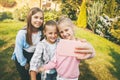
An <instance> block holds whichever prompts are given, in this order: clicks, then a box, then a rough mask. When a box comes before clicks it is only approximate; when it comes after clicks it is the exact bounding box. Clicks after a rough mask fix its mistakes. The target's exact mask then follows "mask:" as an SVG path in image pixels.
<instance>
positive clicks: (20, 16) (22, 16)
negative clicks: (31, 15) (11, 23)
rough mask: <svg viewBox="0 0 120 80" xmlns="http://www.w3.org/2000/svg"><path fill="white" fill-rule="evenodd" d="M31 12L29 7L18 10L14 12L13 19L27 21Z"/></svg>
mask: <svg viewBox="0 0 120 80" xmlns="http://www.w3.org/2000/svg"><path fill="white" fill-rule="evenodd" d="M29 10H30V8H29V7H28V6H27V5H26V6H23V7H21V8H19V9H16V10H15V11H14V14H13V18H14V19H15V20H19V21H25V20H26V17H27V14H28V11H29Z"/></svg>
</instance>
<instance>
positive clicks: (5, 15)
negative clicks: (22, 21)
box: [0, 12, 13, 21]
mask: <svg viewBox="0 0 120 80" xmlns="http://www.w3.org/2000/svg"><path fill="white" fill-rule="evenodd" d="M12 18H13V17H12V13H11V12H0V21H2V20H4V19H12Z"/></svg>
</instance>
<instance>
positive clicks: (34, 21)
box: [12, 7, 44, 80]
mask: <svg viewBox="0 0 120 80" xmlns="http://www.w3.org/2000/svg"><path fill="white" fill-rule="evenodd" d="M43 22H44V14H43V11H42V10H41V9H39V8H37V7H34V8H32V9H31V10H30V11H29V13H28V16H27V26H26V27H25V28H24V29H21V30H19V32H18V34H17V36H16V43H15V49H14V52H13V55H12V59H13V60H15V64H16V67H17V70H18V72H19V74H20V77H21V80H30V76H29V70H28V67H29V62H30V59H31V57H32V55H33V53H34V51H35V47H36V44H38V42H39V41H40V39H41V37H42V27H43ZM37 79H38V80H41V78H40V74H38V75H37Z"/></svg>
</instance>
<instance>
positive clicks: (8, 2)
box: [0, 0, 17, 8]
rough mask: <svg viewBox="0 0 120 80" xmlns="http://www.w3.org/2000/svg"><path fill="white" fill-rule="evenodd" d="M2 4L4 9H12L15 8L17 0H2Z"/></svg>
mask: <svg viewBox="0 0 120 80" xmlns="http://www.w3.org/2000/svg"><path fill="white" fill-rule="evenodd" d="M0 4H1V5H2V6H3V7H7V8H11V7H14V6H15V5H16V4H17V3H16V1H15V0H0Z"/></svg>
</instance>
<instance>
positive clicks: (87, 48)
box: [74, 41, 93, 54]
mask: <svg viewBox="0 0 120 80" xmlns="http://www.w3.org/2000/svg"><path fill="white" fill-rule="evenodd" d="M74 52H75V53H82V54H83V53H89V54H91V53H93V48H91V45H90V44H88V43H87V42H86V41H83V42H81V43H80V44H78V46H76V48H75V51H74Z"/></svg>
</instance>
